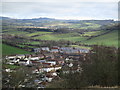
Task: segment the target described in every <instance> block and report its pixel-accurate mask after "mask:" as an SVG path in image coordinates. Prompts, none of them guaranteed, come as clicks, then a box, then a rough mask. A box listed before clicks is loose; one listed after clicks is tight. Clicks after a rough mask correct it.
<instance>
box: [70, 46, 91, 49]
mask: <svg viewBox="0 0 120 90" xmlns="http://www.w3.org/2000/svg"><path fill="white" fill-rule="evenodd" d="M70 47H77V48H82V49H91V47H86V46H79V45H70Z"/></svg>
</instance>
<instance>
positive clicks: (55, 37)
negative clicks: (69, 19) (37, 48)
mask: <svg viewBox="0 0 120 90" xmlns="http://www.w3.org/2000/svg"><path fill="white" fill-rule="evenodd" d="M34 39H41V40H55V41H58V40H61V39H64V40H69V41H73V42H75V41H83V40H85V39H86V37H81V36H80V35H79V34H78V33H67V34H47V35H42V36H38V37H35V38H34Z"/></svg>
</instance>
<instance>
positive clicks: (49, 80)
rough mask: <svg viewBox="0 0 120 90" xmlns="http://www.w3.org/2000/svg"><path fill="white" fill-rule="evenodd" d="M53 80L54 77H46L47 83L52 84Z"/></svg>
mask: <svg viewBox="0 0 120 90" xmlns="http://www.w3.org/2000/svg"><path fill="white" fill-rule="evenodd" d="M53 78H54V76H51V75H49V76H46V77H45V80H46V81H47V82H52V80H53Z"/></svg>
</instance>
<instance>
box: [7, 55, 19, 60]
mask: <svg viewBox="0 0 120 90" xmlns="http://www.w3.org/2000/svg"><path fill="white" fill-rule="evenodd" d="M16 58H17V57H16V55H11V56H6V59H9V60H14V59H16Z"/></svg>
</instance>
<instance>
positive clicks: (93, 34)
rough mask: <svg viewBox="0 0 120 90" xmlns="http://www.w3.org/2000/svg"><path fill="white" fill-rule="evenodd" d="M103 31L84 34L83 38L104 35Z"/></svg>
mask: <svg viewBox="0 0 120 90" xmlns="http://www.w3.org/2000/svg"><path fill="white" fill-rule="evenodd" d="M104 32H105V31H104V30H101V31H91V32H85V33H84V34H83V36H95V35H99V34H102V33H104Z"/></svg>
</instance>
